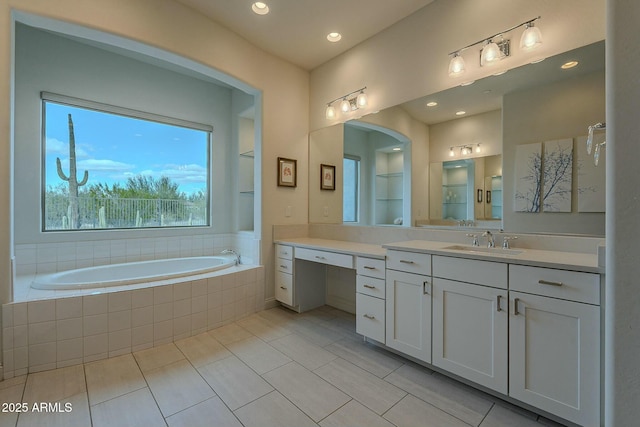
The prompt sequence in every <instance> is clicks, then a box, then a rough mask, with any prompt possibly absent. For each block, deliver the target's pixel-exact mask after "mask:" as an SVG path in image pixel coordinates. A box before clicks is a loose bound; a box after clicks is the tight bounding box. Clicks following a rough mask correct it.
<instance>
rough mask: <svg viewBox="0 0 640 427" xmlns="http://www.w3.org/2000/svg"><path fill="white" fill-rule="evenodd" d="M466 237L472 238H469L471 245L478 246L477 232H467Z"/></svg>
mask: <svg viewBox="0 0 640 427" xmlns="http://www.w3.org/2000/svg"><path fill="white" fill-rule="evenodd" d="M467 237H471V239H473V240H471V246H480V243H479V242H478V235H477V234H467Z"/></svg>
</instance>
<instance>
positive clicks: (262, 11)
mask: <svg viewBox="0 0 640 427" xmlns="http://www.w3.org/2000/svg"><path fill="white" fill-rule="evenodd" d="M251 10H253V11H254V12H255V13H257V14H258V15H266V14H267V13H269V6H267V4H266V3H263V2H261V1H257V2H255V3H254V4H252V5H251Z"/></svg>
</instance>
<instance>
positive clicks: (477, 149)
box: [476, 144, 480, 153]
mask: <svg viewBox="0 0 640 427" xmlns="http://www.w3.org/2000/svg"><path fill="white" fill-rule="evenodd" d="M479 152H480V144H478V145H476V153H479Z"/></svg>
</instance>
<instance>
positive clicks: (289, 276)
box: [275, 245, 294, 306]
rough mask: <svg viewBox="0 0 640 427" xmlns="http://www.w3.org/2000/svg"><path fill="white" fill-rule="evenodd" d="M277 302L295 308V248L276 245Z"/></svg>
mask: <svg viewBox="0 0 640 427" xmlns="http://www.w3.org/2000/svg"><path fill="white" fill-rule="evenodd" d="M275 271H276V276H275V277H276V288H275V298H276V300H278V301H280V302H282V303H284V304H287V305H289V306H293V301H294V300H293V291H294V289H293V248H292V247H291V246H285V245H276V257H275Z"/></svg>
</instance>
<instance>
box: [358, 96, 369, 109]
mask: <svg viewBox="0 0 640 427" xmlns="http://www.w3.org/2000/svg"><path fill="white" fill-rule="evenodd" d="M367 102H368V98H367V94H366V93H364V92H360V94H358V98H357V99H356V104H357V105H358V108H364V107H366V106H367Z"/></svg>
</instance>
